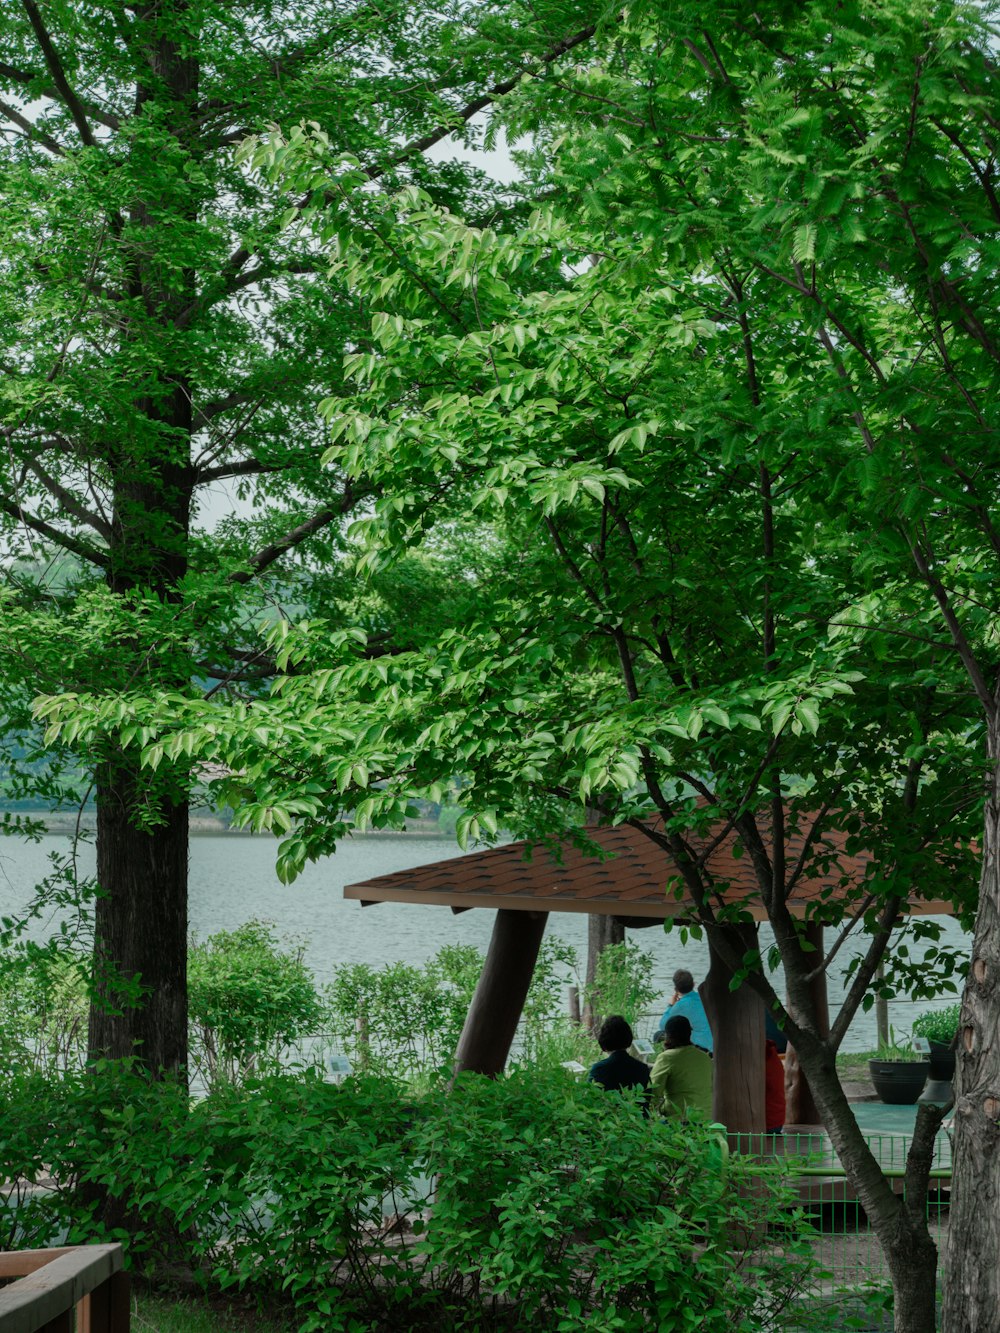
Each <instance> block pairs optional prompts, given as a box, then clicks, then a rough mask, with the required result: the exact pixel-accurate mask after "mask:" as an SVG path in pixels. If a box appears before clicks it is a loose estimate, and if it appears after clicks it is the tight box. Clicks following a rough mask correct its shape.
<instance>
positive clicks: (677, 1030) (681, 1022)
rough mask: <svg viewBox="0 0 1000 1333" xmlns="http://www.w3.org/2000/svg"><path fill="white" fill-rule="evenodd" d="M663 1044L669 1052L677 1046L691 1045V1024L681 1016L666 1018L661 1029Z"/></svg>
mask: <svg viewBox="0 0 1000 1333" xmlns="http://www.w3.org/2000/svg"><path fill="white" fill-rule="evenodd" d="M663 1044H664V1046H669V1047H670V1049H671V1050H673V1049H674V1048H676V1047H677V1046H690V1045H691V1024H690V1023H689V1022H688V1021H687V1019H686V1018H685V1017H684V1015H683V1014H675V1015H674V1017H673V1018H668V1019H667V1021H666V1023H665V1025H664V1028H663Z"/></svg>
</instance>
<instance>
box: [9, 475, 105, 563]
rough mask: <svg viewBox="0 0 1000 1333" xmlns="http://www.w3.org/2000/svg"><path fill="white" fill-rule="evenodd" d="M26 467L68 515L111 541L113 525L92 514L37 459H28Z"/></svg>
mask: <svg viewBox="0 0 1000 1333" xmlns="http://www.w3.org/2000/svg"><path fill="white" fill-rule="evenodd" d="M24 466H25V467H26V468H27V469H28V471H29V472H33V473H34V474H35V476H36V477H37V478H38V480H39V481H40V482H41V483H42V485H43V486H44V487H45V489H46V490H47V491H48V492H49V494H50V495H51V496H52V497H53V498H54V499H56V500H58V501H59V503H60V504H61V505H62V507H63V509H65V510H66V511H67V513H70V514H74V515H75V516H76V517H77V518H78V519H79V520H80V522H81V523H86V524H87V526H88V527H91V528H93V529H94V531H95V532H96V533H98V534H99V535H100V536H101V537H103V538H104V540H105V541H107V542H109V541H110V540H111V524H110V523H108V522H106V521H105V520H104V519H103V518H101V516H100V515H99V514H94V513H92V512H91V511H90V510H89V509H88V508H87V507H86V505H83V504H81V503H80V501H79V500H78V499H77V498H76V496H75V495H74V494H73V492H72V491H70V490H67V489H66V487H65V486H63V485H62V483H61V482H58V481H56V479H55V477H53V476H52V475H51V473H49V472H47V471H46V470H45V468H43V467H42V465H41V463H39V462H38V460H37V459H35V458H29V459H26V460H25V464H24Z"/></svg>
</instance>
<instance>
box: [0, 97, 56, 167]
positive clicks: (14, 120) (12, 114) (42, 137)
mask: <svg viewBox="0 0 1000 1333" xmlns="http://www.w3.org/2000/svg"><path fill="white" fill-rule="evenodd" d="M0 113H2V114H3V115H4V116H6V118H7V119H8V120H9V121H10V122H11V124H12V125H16V126H17V127H18V129H19V130H21V131H22V133H23V134H24V135H25V137H26V138H28V139H30V140H31V142H32V143H38V144H41V145H42V147H43V148H47V149H48V150H49V152H50V153H52V154H53V155H54V156H55V157H65V156H66V150H65V148H63V147H62V145H61V144H59V143H57V142H56V141H55V139H53V138H52V137H51V136H50V135H48V134H43V133H42V131H41V130H40V129H38V127H37V126H36V125H33V124H32V123H31V121H30V120H28V119H27V117H26V116H22V115H21V113H20V112H19V111H16V110H15V109H14V107H12V106H11V105H10V104H9V103H8V102H4V101H3V100H0Z"/></svg>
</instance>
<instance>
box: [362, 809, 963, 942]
mask: <svg viewBox="0 0 1000 1333" xmlns="http://www.w3.org/2000/svg"><path fill="white" fill-rule="evenodd" d="M808 822H809V821H808V817H804V819H803V825H804V826H806V827H808ZM650 823H651V824H653V825H654V827H655V822H654V821H650ZM587 833H588V836H589V837H590V838H591V839H592V840H593V841H594V842H596V843H598V844H599V845H600V846H601V847H602V848H603V849H604V851H605V852H606V853H609V854H610V855H611V856H612V857H613V859H611V860H605V861H602V860H599V859H598V858H597V857H594V856H585V855H584V854H583V853H582V852H580V851H579V850H577V849H576V848H575V847H572V846H569V845H566V846H564V848H563V853H562V863H561V864H560V863H559V861H558V860H557V859H556V857H554V856H553V855H552V853H551V852H550V851H549V850H548V849H546V848H545V847H543V846H535V847H534V848H532V847H531V844H529V843H526V842H513V843H509V844H507V845H506V846H503V847H491V848H489V850H487V851H483V852H472V853H470V854H469V855H468V856H458V857H453V858H452V859H451V860H448V861H435V862H433V863H432V864H431V865H424V866H417V867H416V868H415V869H413V870H397V871H394V872H393V873H392V874H390V875H379V876H377V877H376V878H375V879H367V880H364V881H363V882H362V883H360V884H348V885H347V886H346V887H345V889H344V897H345V898H351V899H356V900H358V901H360V902H362V903H364V904H366V905H367V904H369V903H379V902H397V903H427V904H432V905H440V906H445V907H451V908H452V909H453V910H454V911H464V910H465V909H466V908H469V907H493V908H497V907H506V908H514V909H519V910H521V911H536V912H538V911H546V912H587V913H594V914H596V915H606V916H627V917H645V918H647V919H648V920H650V921H657V920H664V919H666V918H667V917H685V916H693V914H694V909H693V903H692V900H691V898H690V896H689V895H688V894H687V893H686V892H681V893H680V894H678V892H677V884H678V880H677V875H676V870H675V868H674V865H673V862H672V861H671V859H670V857H669V856H668V855H667V853H666V852H664V851H663V850H662V849H661V848H660V847H658V846H657V844H656V843H655V842H653V840H652V839H651V838H649V837H647V836H646V835H645V834H644V833H642V832H641V831H640V830H639V829H637V828H633V827H632V826H631V825H625V824H621V825H618V826H617V827H615V828H608V827H605V828H593V829H588V830H587ZM713 840H714V839H713V835H712V834H711V833H710V832H709V833H706V834H704V835H702V836H701V838H700V839H699V838H698V837H695V836H693V835H690V834H689V835H688V842H689V843H690V844H693V845H694V846H695V847H696V848H700V849H701V850H702V851H705V850H707V849H708V848H709V846H710V845H711V843H712V841H713ZM845 841H846V835H845V834H844V833H841V832H837V831H831V832H829V833H827V834H825V835H824V837H823V838H822V839H821V844H822V847H823V848H824V849H825V851H826V853H827V856H828V862H829V864H828V866H827V868H826V869H825V870H823V871H822V872H821V873H818V874H814V875H813V877H812V878H810V879H808V880H806V879H805V878H804V877H803V878H802V879H800V880H799V881H798V882H797V883H796V886H795V888H794V890H793V893H792V895H791V897H790V899H789V904H790V906H791V908H792V911H793V912H796V914H798V915H801V914H802V912H803V911H804V910H805V907H806V905H807V904H808V903H809V902H813V901H816V900H817V899H819V898H820V897H832V898H835V899H836V898H841V899H842V898H844V897H845V896H846V895H847V893H848V892H849V891H850V889H851V887H852V886H854V885H857V884H859V883H860V882H861V880H862V879H863V878H864V874H865V868H866V866H867V864H868V860H869V858H868V857H867V856H864V855H860V856H855V855H848V854H847V852H846V851H845V850H844V846H845ZM737 843H738V840H737V836H736V834H735V833H733V832H730V833H728V834H727V835H726V836H725V837H724V838H723V839H722V840H721V842H720V843H719V845H718V846H717V847H715V848H714V849H713V850H712V851H711V852H710V854H709V855H708V858H707V861H706V865H707V867H708V869H709V870H710V871H711V873H712V875H713V877H714V879H715V880H716V882H717V883H719V882H726V883H728V885H729V887H728V888H727V890H726V892H725V898H726V901H728V902H739V901H745V902H746V905H747V908H748V910H749V911H750V913H751V914H752V915H753V916H754V917H755V918H756V919H757V920H764V919H766V913H765V911H764V909H763V907H762V905H761V903H760V901H759V898H758V888H757V882H756V878H755V876H754V872H753V867H752V865H751V862H750V858H749V857H748V856H747V855H746V854H745V853H743V854H740V851H739V848H738V845H737ZM786 845H787V852H786V855H787V861H788V866H789V873H793V872H794V868H795V865H796V860H797V857H798V855H799V853H800V851H801V848H802V837H801V835H792V836H791V837H790V838H788V839H787V841H786ZM529 850H530V851H531V857H530V859H526V858H527V855H528V853H529ZM952 910H953V909H952V907H951V904H950V903H947V902H940V901H929V900H926V899H922V898H918V897H914V899H913V900H911V902H910V904H909V911H910V912H911V913H913V914H915V915H922V916H923V915H937V916H950V915H951V914H952Z"/></svg>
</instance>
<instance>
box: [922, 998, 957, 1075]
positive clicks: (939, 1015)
mask: <svg viewBox="0 0 1000 1333" xmlns="http://www.w3.org/2000/svg"><path fill="white" fill-rule="evenodd" d="M961 1011H962V1006H961V1005H960V1004H949V1005H947V1006H946V1007H945V1008H944V1009H928V1010H927V1011H926V1012H925V1013H922V1014H918V1015H917V1017H916V1018H915V1019H914V1020H913V1028H912V1032H913V1036H914V1037H925V1038H926V1039H927V1044H928V1046H929V1047H930V1050H931V1069H930V1076H931V1078H932V1079H935V1080H940V1081H941V1082H944V1083H947V1082H949V1081H950V1080H951V1079H952V1078H953V1077H954V1075H955V1034H956V1032H957V1031H958V1023H959V1017H960V1015H961Z"/></svg>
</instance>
